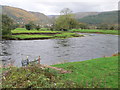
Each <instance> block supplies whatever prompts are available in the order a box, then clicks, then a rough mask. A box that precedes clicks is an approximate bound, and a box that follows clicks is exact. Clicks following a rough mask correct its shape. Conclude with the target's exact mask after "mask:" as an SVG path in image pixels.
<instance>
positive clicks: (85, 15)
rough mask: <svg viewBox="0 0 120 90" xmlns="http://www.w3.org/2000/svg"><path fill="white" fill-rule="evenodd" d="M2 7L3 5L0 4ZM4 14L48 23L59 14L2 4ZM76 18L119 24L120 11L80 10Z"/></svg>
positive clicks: (17, 19) (14, 17)
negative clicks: (119, 13) (119, 15)
mask: <svg viewBox="0 0 120 90" xmlns="http://www.w3.org/2000/svg"><path fill="white" fill-rule="evenodd" d="M0 7H1V5H0ZM2 11H3V14H7V15H8V16H9V17H11V18H12V19H13V20H14V21H15V22H17V23H20V24H27V23H28V22H30V21H33V22H35V23H36V24H48V23H53V22H54V20H55V18H57V17H58V16H59V15H47V16H46V15H45V14H43V13H39V12H31V11H26V10H23V9H20V8H15V7H11V6H2ZM74 14H75V18H76V19H77V20H78V21H79V22H82V23H88V24H100V23H107V24H117V22H118V11H109V12H78V13H74Z"/></svg>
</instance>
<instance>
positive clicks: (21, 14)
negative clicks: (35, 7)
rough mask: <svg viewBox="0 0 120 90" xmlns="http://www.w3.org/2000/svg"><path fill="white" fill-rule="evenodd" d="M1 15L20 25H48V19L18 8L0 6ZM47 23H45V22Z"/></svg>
mask: <svg viewBox="0 0 120 90" xmlns="http://www.w3.org/2000/svg"><path fill="white" fill-rule="evenodd" d="M2 11H3V14H7V15H8V16H9V17H11V18H12V19H13V20H14V21H15V22H17V23H20V24H24V23H25V24H26V23H28V22H30V21H33V22H35V23H36V24H39V23H43V24H45V23H48V22H49V18H48V17H47V16H46V15H44V14H42V13H39V12H29V11H26V10H23V9H20V8H15V7H10V6H2ZM46 21H47V22H46Z"/></svg>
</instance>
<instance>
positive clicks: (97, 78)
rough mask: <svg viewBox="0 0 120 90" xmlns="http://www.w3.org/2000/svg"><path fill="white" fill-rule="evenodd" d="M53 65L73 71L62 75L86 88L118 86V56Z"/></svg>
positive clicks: (65, 78)
mask: <svg viewBox="0 0 120 90" xmlns="http://www.w3.org/2000/svg"><path fill="white" fill-rule="evenodd" d="M52 66H55V67H60V68H64V69H66V70H71V71H73V72H72V73H70V74H64V75H62V74H61V75H60V77H63V79H64V80H72V81H74V82H76V83H78V85H81V86H83V87H85V88H118V56H113V57H105V58H97V59H92V60H87V61H81V62H70V63H64V64H58V65H52Z"/></svg>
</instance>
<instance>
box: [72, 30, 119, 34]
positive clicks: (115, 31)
mask: <svg viewBox="0 0 120 90" xmlns="http://www.w3.org/2000/svg"><path fill="white" fill-rule="evenodd" d="M70 31H72V32H81V33H102V34H120V33H119V32H118V30H92V29H72V30H70Z"/></svg>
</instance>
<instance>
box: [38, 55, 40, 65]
mask: <svg viewBox="0 0 120 90" xmlns="http://www.w3.org/2000/svg"><path fill="white" fill-rule="evenodd" d="M38 64H40V56H39V57H38Z"/></svg>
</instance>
